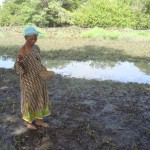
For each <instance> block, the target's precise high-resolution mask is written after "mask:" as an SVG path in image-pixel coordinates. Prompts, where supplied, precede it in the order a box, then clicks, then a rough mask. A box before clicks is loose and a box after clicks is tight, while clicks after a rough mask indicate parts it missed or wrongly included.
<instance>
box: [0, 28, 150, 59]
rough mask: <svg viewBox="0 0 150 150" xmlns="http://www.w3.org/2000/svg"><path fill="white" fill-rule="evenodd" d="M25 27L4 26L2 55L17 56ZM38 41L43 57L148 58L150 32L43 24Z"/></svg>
mask: <svg viewBox="0 0 150 150" xmlns="http://www.w3.org/2000/svg"><path fill="white" fill-rule="evenodd" d="M22 30H23V27H12V28H10V27H3V28H2V27H1V28H0V33H1V34H2V35H3V38H0V55H7V56H10V57H13V58H15V57H16V54H17V51H18V49H19V47H20V46H21V45H23V44H24V42H25V40H24V37H23V35H22ZM39 30H40V31H41V32H42V34H41V36H39V39H38V41H37V44H38V45H39V46H40V48H41V52H42V55H43V57H45V58H49V59H63V60H97V61H98V60H110V61H113V60H114V61H116V60H118V61H124V60H128V61H149V60H150V46H149V42H150V35H149V32H148V31H147V32H146V31H135V30H131V29H122V30H112V29H109V30H108V29H107V30H106V29H101V28H93V29H82V28H78V27H72V28H71V27H66V28H41V29H39Z"/></svg>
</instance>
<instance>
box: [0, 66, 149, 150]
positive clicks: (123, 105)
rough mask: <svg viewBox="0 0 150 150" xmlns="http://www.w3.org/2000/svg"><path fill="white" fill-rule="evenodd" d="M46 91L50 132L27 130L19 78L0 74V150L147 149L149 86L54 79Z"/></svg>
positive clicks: (10, 72)
mask: <svg viewBox="0 0 150 150" xmlns="http://www.w3.org/2000/svg"><path fill="white" fill-rule="evenodd" d="M47 86H48V91H49V96H50V97H51V99H52V100H51V103H52V114H51V116H49V117H47V118H45V121H46V122H48V123H49V125H50V127H49V128H48V129H45V128H43V127H38V130H36V131H35V130H34V131H33V130H29V129H27V128H26V127H25V126H24V122H23V120H22V119H21V113H20V91H19V76H17V75H16V74H15V72H14V71H13V70H11V69H2V68H1V69H0V149H1V150H10V149H11V150H112V149H113V150H149V149H150V85H148V84H137V83H128V84H125V83H119V82H114V81H96V80H85V79H75V78H67V77H62V76H60V75H56V77H54V78H53V79H52V80H51V81H48V82H47Z"/></svg>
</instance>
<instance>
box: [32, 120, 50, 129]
mask: <svg viewBox="0 0 150 150" xmlns="http://www.w3.org/2000/svg"><path fill="white" fill-rule="evenodd" d="M35 123H36V125H39V126H43V127H44V128H48V127H49V125H48V124H47V123H44V122H43V120H42V119H37V121H36V122H35Z"/></svg>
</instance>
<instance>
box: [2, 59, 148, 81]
mask: <svg viewBox="0 0 150 150" xmlns="http://www.w3.org/2000/svg"><path fill="white" fill-rule="evenodd" d="M42 63H43V65H45V66H46V67H47V68H48V70H52V71H55V72H56V73H57V74H61V75H63V76H68V77H75V78H85V79H89V80H91V79H96V80H114V81H120V82H125V83H127V82H137V83H148V84H150V63H149V64H145V63H143V62H141V63H131V62H127V61H126V62H112V61H110V62H108V61H107V62H100V61H86V62H78V61H64V60H62V61H60V60H59V61H58V60H43V61H42ZM13 65H14V61H13V59H10V58H9V59H2V58H0V67H4V68H12V67H13Z"/></svg>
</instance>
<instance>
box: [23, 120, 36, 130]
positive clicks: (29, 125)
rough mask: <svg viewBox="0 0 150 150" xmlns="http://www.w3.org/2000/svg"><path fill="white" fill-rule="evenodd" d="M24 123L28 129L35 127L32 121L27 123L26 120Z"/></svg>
mask: <svg viewBox="0 0 150 150" xmlns="http://www.w3.org/2000/svg"><path fill="white" fill-rule="evenodd" d="M25 125H26V126H27V128H28V129H33V130H36V129H37V128H36V127H35V126H34V125H33V124H32V123H29V122H27V121H25Z"/></svg>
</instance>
